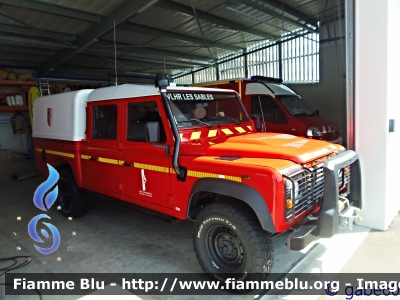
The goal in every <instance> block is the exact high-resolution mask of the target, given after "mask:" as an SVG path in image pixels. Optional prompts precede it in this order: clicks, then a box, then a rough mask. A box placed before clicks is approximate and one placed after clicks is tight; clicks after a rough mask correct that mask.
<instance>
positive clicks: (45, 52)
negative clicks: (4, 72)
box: [0, 44, 57, 56]
mask: <svg viewBox="0 0 400 300" xmlns="http://www.w3.org/2000/svg"><path fill="white" fill-rule="evenodd" d="M0 51H5V52H13V53H24V54H30V55H32V54H34V55H43V56H53V55H55V54H56V53H57V51H51V50H44V49H34V48H27V47H19V46H10V45H1V44H0Z"/></svg>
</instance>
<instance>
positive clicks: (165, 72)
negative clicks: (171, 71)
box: [164, 58, 167, 74]
mask: <svg viewBox="0 0 400 300" xmlns="http://www.w3.org/2000/svg"><path fill="white" fill-rule="evenodd" d="M164 74H167V70H166V69H165V58H164Z"/></svg>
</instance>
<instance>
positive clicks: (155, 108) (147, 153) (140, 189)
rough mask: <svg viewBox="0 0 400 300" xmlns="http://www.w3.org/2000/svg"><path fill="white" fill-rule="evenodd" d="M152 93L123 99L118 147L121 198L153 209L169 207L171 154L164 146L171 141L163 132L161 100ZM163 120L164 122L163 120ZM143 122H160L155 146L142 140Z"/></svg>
mask: <svg viewBox="0 0 400 300" xmlns="http://www.w3.org/2000/svg"><path fill="white" fill-rule="evenodd" d="M158 101H159V98H157V97H155V96H151V97H145V98H139V99H127V100H124V101H123V107H124V110H125V112H124V117H125V118H126V125H125V126H124V129H123V132H124V134H123V137H122V150H121V156H120V160H121V166H120V169H121V178H122V184H123V194H124V199H125V200H126V201H128V202H132V203H137V204H140V205H141V206H145V207H148V208H153V209H157V208H155V207H154V205H151V204H156V205H157V206H163V207H171V206H172V196H171V182H170V180H171V179H170V176H171V155H170V154H169V153H167V151H166V147H167V145H169V144H170V143H171V140H170V138H167V136H168V135H166V133H165V128H167V127H166V125H167V124H165V123H164V122H165V117H161V115H160V114H163V111H162V109H159V108H160V107H162V106H161V103H160V102H158ZM163 120H164V122H163ZM147 122H158V123H159V125H160V143H159V145H158V146H164V148H163V147H156V146H154V145H152V144H151V143H147V142H146V135H145V126H146V123H147Z"/></svg>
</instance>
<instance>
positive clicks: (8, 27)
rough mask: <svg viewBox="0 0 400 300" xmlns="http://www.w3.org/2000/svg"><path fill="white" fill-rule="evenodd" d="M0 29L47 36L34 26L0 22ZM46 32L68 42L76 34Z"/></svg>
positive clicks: (73, 38)
mask: <svg viewBox="0 0 400 300" xmlns="http://www.w3.org/2000/svg"><path fill="white" fill-rule="evenodd" d="M0 1H1V0H0ZM0 29H1V31H2V32H8V33H15V34H23V35H28V36H30V37H32V36H38V37H43V38H49V35H47V34H45V33H43V32H40V31H38V30H35V29H34V28H28V27H24V26H16V25H9V24H0ZM43 31H45V30H43ZM46 32H48V33H49V34H51V35H54V36H56V37H58V38H59V39H63V40H66V41H70V42H72V41H74V40H75V39H76V36H75V35H72V34H64V33H56V32H50V31H46Z"/></svg>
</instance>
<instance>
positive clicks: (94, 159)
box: [89, 157, 99, 161]
mask: <svg viewBox="0 0 400 300" xmlns="http://www.w3.org/2000/svg"><path fill="white" fill-rule="evenodd" d="M89 159H90V160H93V161H98V160H99V158H98V157H90V158H89Z"/></svg>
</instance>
